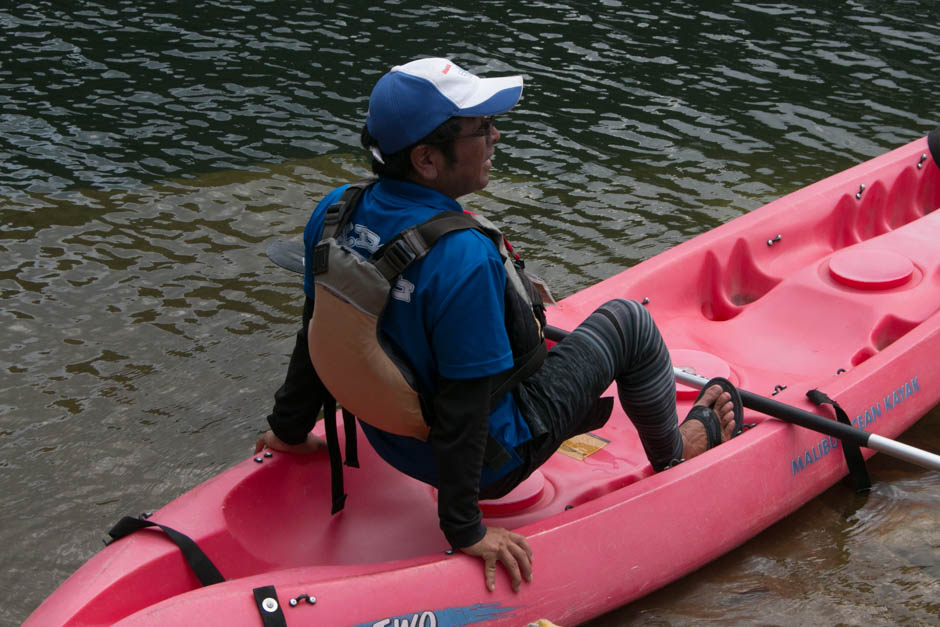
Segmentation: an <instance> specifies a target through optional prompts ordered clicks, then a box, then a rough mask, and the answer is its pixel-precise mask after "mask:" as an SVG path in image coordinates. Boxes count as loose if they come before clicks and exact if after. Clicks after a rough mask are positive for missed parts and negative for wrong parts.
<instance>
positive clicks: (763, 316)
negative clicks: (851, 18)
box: [26, 139, 940, 626]
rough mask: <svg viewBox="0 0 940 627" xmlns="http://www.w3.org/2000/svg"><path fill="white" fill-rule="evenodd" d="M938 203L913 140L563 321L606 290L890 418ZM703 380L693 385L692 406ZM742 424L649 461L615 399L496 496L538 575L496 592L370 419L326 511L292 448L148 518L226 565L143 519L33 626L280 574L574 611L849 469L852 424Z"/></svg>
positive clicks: (217, 615)
mask: <svg viewBox="0 0 940 627" xmlns="http://www.w3.org/2000/svg"><path fill="white" fill-rule="evenodd" d="M934 141H935V140H934ZM922 155H927V156H926V157H922ZM938 207H940V168H938V167H937V164H936V162H935V161H934V158H933V157H932V156H931V153H930V149H929V147H928V142H927V140H926V139H921V140H918V141H915V142H912V143H911V144H909V145H907V146H904V147H902V148H899V149H897V150H894V151H892V152H890V153H888V154H886V155H883V156H881V157H878V158H876V159H873V160H871V161H869V162H866V163H864V164H861V165H859V166H856V167H854V168H852V169H850V170H847V171H845V172H843V173H840V174H838V175H835V176H832V177H830V178H828V179H825V180H823V181H820V182H819V183H816V184H814V185H811V186H808V187H806V188H804V189H802V190H799V191H797V192H795V193H793V194H790V195H788V196H785V197H783V198H781V199H779V200H777V201H775V202H772V203H770V204H768V205H766V206H765V207H762V208H760V209H758V210H755V211H753V212H751V213H749V214H747V215H744V216H742V217H740V218H738V219H736V220H733V221H731V222H729V223H728V224H725V225H723V226H721V227H718V228H716V229H714V230H712V231H709V232H708V233H705V234H703V235H701V236H699V237H696V238H694V239H692V240H690V241H689V242H686V243H684V244H681V245H680V246H677V247H675V248H674V249H671V250H669V251H666V252H665V253H662V254H660V255H657V256H656V257H654V258H652V259H650V260H647V261H645V262H643V263H641V264H639V265H637V266H636V267H634V268H631V269H629V270H626V271H624V272H622V273H620V274H618V275H616V276H614V277H611V278H610V279H607V280H605V281H603V282H601V283H599V284H597V285H595V286H592V287H590V288H587V289H585V290H583V291H582V292H579V293H577V294H575V295H573V296H571V297H569V298H567V299H564V300H563V301H561V302H560V303H559V305H558V306H557V307H554V308H551V310H550V312H549V322H550V323H551V324H553V325H554V326H558V327H561V328H567V329H571V328H574V327H575V326H576V325H577V324H578V323H580V322H581V320H583V319H584V318H585V317H586V316H587V315H588V314H590V313H591V311H593V310H594V309H595V308H596V307H598V306H600V305H601V304H603V303H604V302H606V301H607V300H610V299H612V298H629V299H635V300H638V301H640V302H644V303H645V304H646V307H647V308H648V309H649V311H650V312H651V314H652V315H653V317H654V319H655V320H656V322H657V324H658V326H659V327H660V328H661V330H662V332H663V335H664V337H665V339H666V342H667V345H668V346H669V348H670V351H671V352H672V354H673V360H674V363H675V365H677V366H680V367H686V368H695V369H698V370H702V371H700V372H699V374H701V375H702V376H706V377H710V376H713V375H723V376H727V377H728V378H730V379H731V380H732V381H733V382H734V383H736V384H737V385H739V386H740V387H742V388H744V389H747V390H750V391H751V392H755V393H757V394H762V395H766V396H771V395H773V397H774V399H775V400H778V401H781V402H783V403H787V404H791V405H793V406H796V407H798V408H800V409H804V410H807V411H812V412H814V413H817V414H820V415H822V416H827V417H832V414H831V413H830V412H831V410H830V409H825V408H816V407H815V406H813V405H811V404H810V403H809V401H807V400H806V398H805V393H806V392H807V391H808V390H811V389H819V390H821V391H823V392H825V393H826V394H828V395H829V396H830V397H831V398H833V399H835V400H837V401H838V402H839V404H840V405H841V406H842V407H843V408H844V409H845V411H846V412H847V413H848V415H849V417H850V419H851V420H852V422H853V424H854V425H855V426H857V427H859V428H863V429H865V430H867V431H870V432H872V433H878V434H880V435H882V436H885V437H890V438H893V437H896V436H897V435H899V434H900V433H902V432H903V431H904V430H905V429H907V428H908V427H909V426H910V425H911V424H913V423H914V422H916V421H917V420H918V419H919V418H920V417H921V416H923V415H924V414H925V413H926V412H928V411H929V410H930V409H931V408H933V407H934V406H935V405H936V404H937V403H938V401H940V366H938V365H937V364H936V355H937V354H938V351H940V246H937V244H936V242H938V241H940V211H935V210H936V209H937V208H938ZM694 395H695V391H694V390H691V389H686V388H684V387H683V386H681V385H680V386H679V389H678V390H677V397H678V399H679V405H680V409H679V415H680V416H684V415H685V413H686V412H687V411H688V407H689V405H690V403H691V400H692V398H694ZM745 422H747V423H751V424H753V425H755V426H753V427H752V428H750V429H748V430H747V431H746V432H745V433H744V434H743V435H741V436H740V437H738V438H735V439H734V440H732V441H730V442H728V443H725V444H722V445H721V446H719V447H717V448H716V449H714V450H712V451H709V452H707V453H706V454H704V455H701V456H699V457H697V458H695V459H692V460H689V461H687V462H684V463H682V464H680V465H678V466H676V467H675V468H672V469H670V470H668V471H665V472H662V473H658V474H654V473H653V472H652V470H651V469H650V467H649V464H648V462H647V461H646V459H645V456H644V455H643V451H642V448H641V447H640V446H639V444H638V442H637V439H636V433H635V431H634V430H633V428H632V426H631V425H630V423H629V421H628V420H627V419H626V417H625V416H624V415H623V413H622V411H621V410H620V409H619V407H618V408H616V409H615V413H614V416H613V417H612V418H611V421H610V422H609V423H608V425H607V426H606V427H604V428H603V429H601V430H600V431H598V432H596V433H595V434H593V436H588V438H586V439H585V440H582V441H580V442H578V443H575V444H573V446H572V447H571V450H568V451H566V452H565V453H562V452H560V453H558V454H556V455H555V456H553V457H552V459H551V460H549V462H548V463H547V464H546V465H545V466H544V467H543V468H541V469H540V470H539V471H537V473H536V475H533V477H532V478H531V479H530V480H529V481H527V482H526V484H523V486H520V488H519V490H518V493H513V494H512V495H510V496H509V497H507V498H505V499H502V500H501V501H499V502H493V503H485V504H483V509H484V515H485V517H486V521H485V522H486V523H487V524H489V525H497V526H503V527H507V528H513V529H516V530H518V531H519V532H520V533H523V534H524V535H526V537H527V538H528V539H529V542H530V544H531V546H532V549H533V551H534V555H535V560H534V568H535V572H534V580H533V581H532V582H531V583H525V584H523V586H522V590H521V591H520V592H519V593H513V592H512V591H511V589H510V586H509V581H508V577H507V576H506V575H505V573H503V572H502V570H500V571H499V573H498V577H497V589H496V591H495V592H493V593H489V592H487V590H486V589H485V587H484V585H483V576H482V563H481V562H480V561H479V560H476V559H473V558H469V557H467V556H464V555H462V554H459V553H457V554H448V553H447V546H446V543H445V541H444V539H443V536H442V535H441V533H440V531H439V529H438V528H437V518H436V501H435V493H434V491H433V490H432V489H431V488H429V487H427V486H425V485H423V484H420V483H418V482H415V481H413V480H411V479H409V478H407V477H405V476H403V475H401V474H399V473H397V472H396V471H394V470H393V469H391V468H389V467H388V466H387V465H385V464H384V462H382V461H381V460H380V459H379V458H378V457H377V456H376V455H375V453H374V452H373V451H372V450H371V448H370V447H369V446H368V444H367V443H366V441H365V440H364V439H363V440H362V441H361V442H360V444H361V446H360V449H359V450H360V463H361V468H360V469H358V470H356V469H346V471H345V477H346V484H347V492H348V493H349V499H348V500H347V505H346V509H345V510H344V511H343V512H341V513H340V514H338V515H336V516H332V517H331V516H330V515H329V503H330V490H329V479H328V477H329V465H328V461H327V460H326V458H325V455H323V456H321V455H314V456H309V457H302V456H294V455H288V454H282V453H275V454H274V455H273V456H272V457H269V458H267V457H259V458H257V459H258V460H260V461H256V460H255V459H248V460H245V461H244V462H242V463H240V464H238V465H236V466H235V467H233V468H231V469H229V470H228V471H226V472H223V473H222V474H220V475H218V476H217V477H215V478H213V479H211V480H210V481H208V482H206V483H204V484H203V485H201V486H199V487H197V488H195V489H194V490H192V491H191V492H189V493H187V494H185V495H183V496H182V497H180V498H179V499H177V500H175V501H173V502H172V503H170V504H169V505H167V506H166V507H164V508H163V509H161V510H159V511H158V512H156V513H155V514H154V515H153V516H152V518H151V520H154V521H157V522H159V523H161V524H164V525H167V526H170V527H173V528H175V529H178V530H179V531H182V532H184V533H186V534H187V535H189V536H190V537H192V538H193V539H194V540H196V541H197V543H198V544H199V545H200V546H201V547H202V548H203V550H204V551H205V553H206V554H207V555H208V556H209V557H210V558H211V559H212V560H213V562H214V563H215V564H216V566H217V567H218V568H219V570H220V571H221V572H222V573H223V575H224V576H225V577H226V578H228V580H227V581H225V582H223V583H219V584H215V585H211V586H207V587H201V586H200V585H199V582H198V580H197V579H196V577H195V575H193V573H192V572H191V571H190V569H189V567H188V566H187V564H186V562H185V561H184V559H183V558H182V556H181V555H180V553H179V551H178V550H177V548H176V547H175V545H173V544H172V543H171V542H169V541H168V540H167V538H166V536H165V535H164V534H163V533H162V532H160V531H157V530H152V529H146V530H142V531H139V532H137V533H135V534H132V535H131V536H129V537H127V538H124V539H122V540H119V541H117V542H115V543H113V544H112V545H110V546H108V547H107V548H105V549H104V550H103V551H101V552H100V553H99V554H98V555H96V556H95V557H93V558H92V559H91V560H89V562H87V563H86V564H85V565H84V566H83V567H82V568H81V569H79V570H78V571H77V572H76V573H75V574H74V575H73V576H72V577H71V578H70V579H68V580H67V581H66V582H65V583H64V584H63V585H62V586H61V587H60V588H59V589H58V590H57V591H56V592H55V593H54V594H52V595H51V596H50V597H49V598H48V599H47V600H46V601H45V602H44V603H43V605H41V606H40V607H39V608H38V609H37V610H36V612H35V613H34V614H33V615H32V616H31V617H30V618H29V619H28V620H27V622H26V625H52V624H56V625H98V624H100V625H105V624H119V625H125V626H131V625H134V626H139V625H166V624H191V623H196V622H197V621H198V622H201V623H202V624H204V625H256V624H259V621H260V618H259V609H258V606H257V604H256V601H255V598H254V595H253V593H252V591H253V590H254V589H256V588H262V587H267V586H274V591H275V594H276V596H277V600H278V604H279V607H280V609H281V611H282V612H283V615H284V618H285V620H286V624H288V625H308V624H309V625H312V624H317V625H389V626H391V625H404V624H408V625H410V626H414V625H464V624H473V623H476V622H482V621H489V622H488V624H496V625H520V624H525V623H526V622H529V621H533V620H536V619H538V618H548V619H550V620H552V621H553V622H555V623H558V624H574V623H578V622H581V621H584V620H588V619H590V618H592V617H595V616H598V615H600V614H603V613H604V612H607V611H609V610H611V609H613V608H616V607H619V606H622V605H624V604H626V603H629V602H630V601H632V600H634V599H637V598H639V597H642V596H644V595H646V594H648V593H650V592H652V591H653V590H655V589H657V588H659V587H661V586H663V585H665V584H667V583H669V582H671V581H673V580H675V579H677V578H679V577H681V576H683V575H685V574H688V573H690V572H692V571H693V570H695V569H696V568H698V567H700V566H702V565H704V564H706V563H708V562H709V561H711V560H713V559H715V558H716V557H718V556H720V555H722V554H723V553H726V552H727V551H729V550H731V549H733V548H734V547H736V546H738V545H740V544H742V543H743V542H745V541H746V540H748V539H749V538H751V537H753V536H754V535H755V534H757V533H759V532H760V531H762V530H764V529H766V528H767V527H768V526H770V525H771V524H773V523H774V522H776V521H778V520H780V519H781V518H783V517H784V516H786V515H787V514H789V513H791V512H793V511H794V510H795V509H797V508H798V507H800V506H801V505H803V504H804V503H806V502H807V501H808V500H810V499H811V498H813V497H815V496H816V495H818V494H819V493H820V492H822V491H823V490H825V489H826V488H828V487H830V486H831V485H832V484H833V483H835V482H836V481H838V480H839V479H840V478H841V477H844V476H845V475H846V473H847V467H846V463H845V459H844V457H843V453H842V444H841V443H840V442H839V441H838V440H836V439H834V438H831V437H829V436H825V435H822V434H820V433H816V432H813V431H809V430H806V429H802V428H799V427H796V426H793V425H789V424H786V423H784V422H781V421H779V420H777V419H773V418H769V417H766V416H762V415H760V414H757V413H756V412H753V411H747V412H746V414H745ZM862 450H863V453H864V454H865V455H866V456H870V455H871V453H872V452H871V451H870V450H867V449H862ZM292 599H294V600H296V604H295V605H291V603H290V601H291V600H292ZM311 599H315V602H313V601H312V600H311Z"/></svg>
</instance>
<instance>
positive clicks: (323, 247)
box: [313, 242, 330, 275]
mask: <svg viewBox="0 0 940 627" xmlns="http://www.w3.org/2000/svg"><path fill="white" fill-rule="evenodd" d="M329 269H330V243H329V242H320V243H319V244H317V245H316V247H315V248H314V249H313V274H314V275H317V274H324V273H325V272H327V271H329Z"/></svg>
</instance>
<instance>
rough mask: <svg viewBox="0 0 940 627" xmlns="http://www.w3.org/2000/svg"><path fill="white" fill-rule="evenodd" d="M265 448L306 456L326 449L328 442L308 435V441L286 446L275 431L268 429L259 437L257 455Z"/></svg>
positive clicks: (256, 446)
mask: <svg viewBox="0 0 940 627" xmlns="http://www.w3.org/2000/svg"><path fill="white" fill-rule="evenodd" d="M265 448H269V449H273V450H275V451H282V452H284V453H300V454H304V455H306V454H308V453H315V452H316V451H319V450H320V449H322V448H326V440H324V439H323V438H321V437H318V436H315V435H313V433H308V434H307V439H306V440H305V441H304V442H303V443H302V444H286V443H285V442H283V441H282V440H281V439H280V438H279V437H277V436H276V435H274V432H273V431H271V430H270V429H268V430H267V431H265V432H264V433H262V434H261V435H260V436H259V437H258V441H257V442H255V453H256V454H257V453H260V452H261V451H262V449H265Z"/></svg>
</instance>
